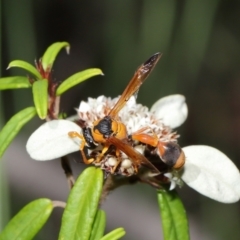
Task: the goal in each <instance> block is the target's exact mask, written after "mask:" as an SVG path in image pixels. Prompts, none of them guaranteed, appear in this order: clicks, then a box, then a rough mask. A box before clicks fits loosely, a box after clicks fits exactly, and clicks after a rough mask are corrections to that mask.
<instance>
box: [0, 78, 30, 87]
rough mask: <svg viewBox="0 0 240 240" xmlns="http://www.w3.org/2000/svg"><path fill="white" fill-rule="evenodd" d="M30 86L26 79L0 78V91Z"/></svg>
mask: <svg viewBox="0 0 240 240" xmlns="http://www.w3.org/2000/svg"><path fill="white" fill-rule="evenodd" d="M31 86H32V85H31V84H30V82H29V79H28V78H27V77H22V76H14V77H4V78H0V90H6V89H16V88H29V87H31Z"/></svg>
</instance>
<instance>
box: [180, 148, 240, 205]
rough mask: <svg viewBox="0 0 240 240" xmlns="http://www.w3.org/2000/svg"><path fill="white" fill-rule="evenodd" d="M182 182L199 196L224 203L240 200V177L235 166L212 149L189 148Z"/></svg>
mask: <svg viewBox="0 0 240 240" xmlns="http://www.w3.org/2000/svg"><path fill="white" fill-rule="evenodd" d="M183 151H184V153H185V155H186V163H185V165H184V169H183V174H182V180H183V181H184V182H185V183H186V184H187V185H188V186H189V187H191V188H193V189H195V190H196V191H198V192H199V193H201V194H203V195H205V196H207V197H209V198H212V199H214V200H216V201H219V202H223V203H233V202H236V201H238V200H239V199H240V174H239V170H238V169H237V167H236V166H235V165H234V163H233V162H232V161H231V160H230V159H229V158H228V157H227V156H226V155H225V154H223V153H222V152H220V151H219V150H217V149H215V148H213V147H209V146H188V147H184V148H183Z"/></svg>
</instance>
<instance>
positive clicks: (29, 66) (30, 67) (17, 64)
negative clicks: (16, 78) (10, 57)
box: [7, 60, 42, 79]
mask: <svg viewBox="0 0 240 240" xmlns="http://www.w3.org/2000/svg"><path fill="white" fill-rule="evenodd" d="M11 67H20V68H23V69H25V70H27V71H28V72H30V73H31V74H32V75H34V76H35V77H36V78H38V79H41V78H42V76H41V74H40V73H39V72H38V70H37V69H36V68H35V67H34V66H33V65H32V64H30V63H28V62H25V61H22V60H14V61H12V62H10V63H9V65H8V67H7V69H9V68H11Z"/></svg>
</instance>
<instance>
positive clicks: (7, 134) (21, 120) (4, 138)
mask: <svg viewBox="0 0 240 240" xmlns="http://www.w3.org/2000/svg"><path fill="white" fill-rule="evenodd" d="M35 115H36V109H35V107H28V108H25V109H23V110H21V111H20V112H18V113H17V114H15V115H14V116H13V117H12V118H11V119H10V120H9V121H8V122H7V123H6V125H5V126H4V127H3V128H2V130H1V132H0V157H2V155H3V153H4V151H5V150H6V149H7V147H8V145H9V144H10V143H11V141H12V140H13V139H14V137H15V136H16V135H17V134H18V132H19V131H20V130H21V128H22V127H23V126H24V125H25V124H26V123H27V122H28V121H30V120H31V119H32V118H33V117H34V116H35Z"/></svg>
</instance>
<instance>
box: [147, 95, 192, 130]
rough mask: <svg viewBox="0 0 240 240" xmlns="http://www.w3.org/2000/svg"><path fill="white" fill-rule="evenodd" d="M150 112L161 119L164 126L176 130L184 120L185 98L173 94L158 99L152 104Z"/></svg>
mask: <svg viewBox="0 0 240 240" xmlns="http://www.w3.org/2000/svg"><path fill="white" fill-rule="evenodd" d="M150 112H153V113H154V114H155V116H156V117H157V118H161V119H162V120H163V123H164V124H165V125H167V126H169V127H171V128H176V127H179V126H180V125H181V124H182V123H183V122H184V121H185V120H186V118H187V115H188V108H187V104H186V102H185V97H184V96H183V95H180V94H175V95H170V96H167V97H164V98H161V99H159V100H158V101H157V102H155V103H154V104H153V106H152V108H151V110H150Z"/></svg>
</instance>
